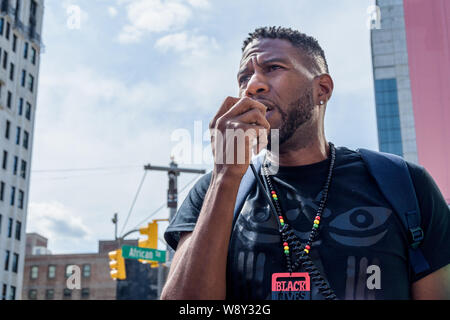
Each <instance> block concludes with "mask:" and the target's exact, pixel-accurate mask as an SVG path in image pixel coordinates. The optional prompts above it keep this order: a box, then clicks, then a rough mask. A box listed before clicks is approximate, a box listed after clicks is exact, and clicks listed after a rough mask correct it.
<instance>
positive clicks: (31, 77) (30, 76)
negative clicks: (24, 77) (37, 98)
mask: <svg viewBox="0 0 450 320" xmlns="http://www.w3.org/2000/svg"><path fill="white" fill-rule="evenodd" d="M33 86H34V77H33V76H32V75H31V74H28V89H29V90H30V91H31V92H33Z"/></svg>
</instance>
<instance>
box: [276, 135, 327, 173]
mask: <svg viewBox="0 0 450 320" xmlns="http://www.w3.org/2000/svg"><path fill="white" fill-rule="evenodd" d="M329 154H330V146H329V145H328V142H327V141H326V139H325V137H323V138H322V139H317V140H316V141H313V142H311V143H308V144H307V145H304V146H302V147H300V148H289V149H286V148H283V146H280V152H279V154H278V155H276V154H274V153H272V152H270V151H269V152H268V154H267V156H268V158H269V160H270V161H271V162H273V163H277V164H279V165H280V166H289V167H290V166H304V165H309V164H313V163H317V162H320V161H323V160H325V159H327V158H328V156H329Z"/></svg>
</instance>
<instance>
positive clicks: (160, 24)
mask: <svg viewBox="0 0 450 320" xmlns="http://www.w3.org/2000/svg"><path fill="white" fill-rule="evenodd" d="M126 10H127V17H128V23H129V24H127V25H126V26H125V27H124V28H123V29H122V32H121V33H120V34H119V38H118V39H119V42H121V43H133V42H139V41H140V40H141V38H142V36H143V35H144V33H152V32H165V31H172V30H178V29H180V28H182V27H183V26H184V25H185V24H186V22H187V21H188V20H189V19H190V18H191V16H192V11H191V9H190V8H189V7H188V6H187V5H186V4H185V3H183V2H180V1H175V0H166V1H162V0H133V1H130V2H129V3H128V4H127V8H126Z"/></svg>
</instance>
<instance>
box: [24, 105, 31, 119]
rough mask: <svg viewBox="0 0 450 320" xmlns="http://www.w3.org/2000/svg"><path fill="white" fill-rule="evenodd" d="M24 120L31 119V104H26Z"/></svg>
mask: <svg viewBox="0 0 450 320" xmlns="http://www.w3.org/2000/svg"><path fill="white" fill-rule="evenodd" d="M25 118H26V119H27V120H30V119H31V103H29V102H27V110H26V111H25Z"/></svg>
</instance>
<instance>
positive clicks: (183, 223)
mask: <svg viewBox="0 0 450 320" xmlns="http://www.w3.org/2000/svg"><path fill="white" fill-rule="evenodd" d="M329 164H330V159H326V160H324V161H321V162H318V163H315V164H311V165H306V166H295V167H280V168H279V171H278V173H277V174H276V175H275V176H272V181H273V182H274V186H275V188H276V189H277V193H278V197H279V202H280V204H281V208H282V211H283V213H284V215H285V220H286V222H287V223H288V224H289V225H290V226H291V227H292V228H293V229H294V232H295V234H296V235H297V236H298V237H299V238H300V240H301V242H302V243H306V242H307V240H308V237H309V233H310V231H311V228H312V224H313V220H314V217H315V213H316V210H317V208H318V206H319V201H320V198H321V194H320V193H321V189H322V187H323V185H324V183H325V180H326V176H327V173H328V168H329ZM408 168H409V171H410V173H411V177H412V180H413V183H414V186H415V189H416V193H417V198H418V201H419V206H420V209H421V215H422V227H423V230H424V233H425V238H424V240H423V243H422V244H421V250H422V252H423V254H424V256H425V258H426V260H427V261H428V263H429V265H430V269H429V270H428V271H426V272H423V273H421V274H419V275H414V274H413V273H412V272H411V269H410V265H409V262H408V244H407V236H406V230H405V229H404V227H403V225H402V223H401V221H400V220H399V218H398V216H397V214H396V213H395V212H394V211H393V209H392V207H391V205H390V204H389V203H388V202H387V201H386V199H385V198H384V197H383V195H382V194H381V192H380V190H379V189H378V187H377V185H376V182H375V180H374V178H373V177H372V176H371V175H370V174H369V173H368V171H367V169H366V167H365V164H364V163H363V160H362V159H361V157H360V155H359V153H357V152H355V151H353V150H350V149H347V148H345V147H340V148H336V162H335V169H334V172H333V176H332V181H331V185H330V189H329V194H328V201H327V204H326V209H325V210H324V212H323V214H322V219H321V221H320V228H319V236H318V237H317V240H316V241H315V242H313V244H312V248H311V250H310V256H311V258H312V260H313V262H314V263H315V265H316V266H317V268H318V269H319V270H320V271H321V274H322V276H323V277H324V278H325V279H327V281H328V283H329V284H330V286H331V288H332V289H333V290H334V292H335V293H336V295H337V298H338V299H350V300H351V299H410V298H411V284H412V283H413V282H414V281H417V280H419V279H421V278H423V277H424V276H426V275H428V274H430V273H432V272H434V271H436V270H438V269H440V268H441V267H443V266H445V265H447V264H449V263H450V210H449V207H448V206H447V204H446V202H445V200H444V198H443V196H442V194H441V193H440V191H439V189H438V187H437V186H436V184H435V183H434V181H433V179H432V178H431V176H430V175H429V174H428V173H427V172H426V171H425V170H424V169H423V167H421V166H418V165H414V164H412V163H408ZM210 180H211V173H208V174H206V175H204V176H203V177H202V178H201V179H200V180H199V181H198V182H197V183H196V184H195V186H194V187H193V188H192V190H191V191H190V193H189V195H188V196H187V197H186V199H185V201H184V202H183V204H182V205H181V207H180V208H179V210H178V212H177V214H176V215H175V217H174V219H173V220H172V221H171V223H170V225H169V227H168V228H167V230H166V233H165V239H166V240H167V242H168V244H169V245H170V246H171V247H172V248H176V246H177V244H178V240H179V234H180V232H183V231H192V230H193V229H194V226H195V223H196V221H197V218H198V215H199V213H200V210H201V207H202V203H203V198H204V196H205V194H206V191H207V189H208V187H209V183H210ZM261 192H262V190H261V189H260V188H259V187H258V185H255V186H254V188H253V189H252V190H251V192H250V193H249V195H248V197H247V199H246V201H245V203H244V206H243V208H242V210H241V213H240V215H239V217H238V218H237V220H236V223H235V225H234V226H233V231H232V234H231V239H230V246H229V252H228V263H227V299H258V300H259V299H271V298H272V296H271V293H272V291H271V290H272V287H271V281H272V278H271V277H272V274H273V273H280V272H288V270H287V268H286V262H285V256H284V252H283V247H282V245H281V244H282V240H281V236H280V234H279V231H278V226H277V222H276V220H275V218H274V216H273V215H272V214H271V211H270V209H269V206H268V204H267V202H266V200H265V198H264V197H263V194H262V193H261ZM223 201H227V199H223ZM370 266H372V267H370ZM373 266H375V268H376V269H377V270H378V274H377V275H376V276H377V277H378V279H376V280H375V283H376V282H377V281H378V283H377V284H376V285H375V287H374V282H373V280H374V278H373V277H372V278H371V279H369V277H371V276H372V275H375V273H377V272H376V271H374V268H373ZM369 267H370V268H369ZM302 271H304V270H302V268H299V270H297V272H302ZM368 279H369V282H372V285H368ZM311 284H312V286H311V291H310V292H308V293H306V295H304V296H303V298H304V299H323V296H322V295H321V294H320V293H319V292H318V288H317V287H315V286H314V285H313V283H312V282H311Z"/></svg>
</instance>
